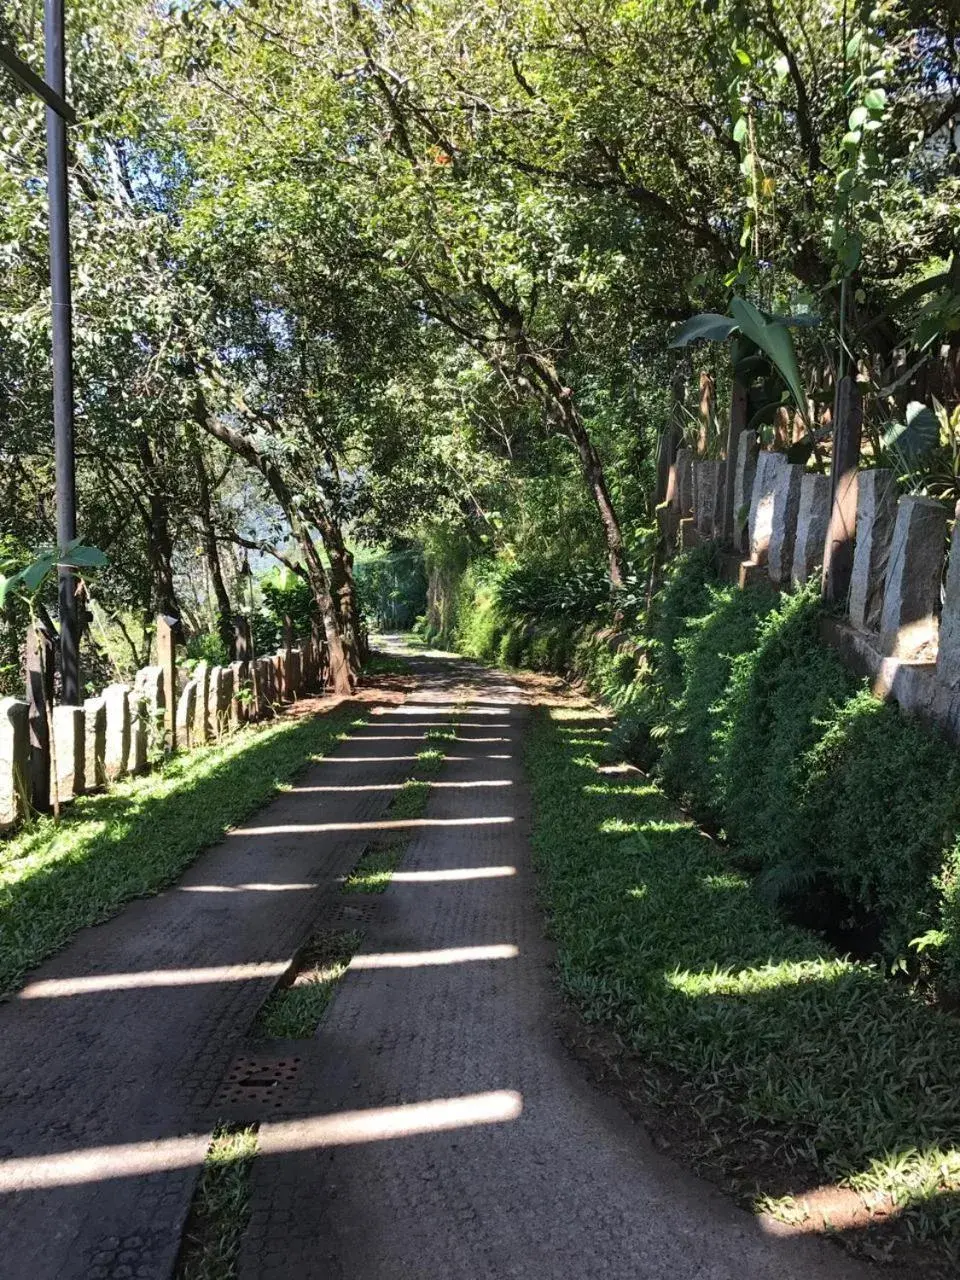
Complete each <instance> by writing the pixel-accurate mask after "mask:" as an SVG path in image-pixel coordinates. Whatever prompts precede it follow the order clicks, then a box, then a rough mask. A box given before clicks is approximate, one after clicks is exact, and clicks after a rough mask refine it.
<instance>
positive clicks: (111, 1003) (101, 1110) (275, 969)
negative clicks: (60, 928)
mask: <svg viewBox="0 0 960 1280" xmlns="http://www.w3.org/2000/svg"><path fill="white" fill-rule="evenodd" d="M366 697H367V700H369V699H370V697H371V695H370V694H367V695H366ZM380 701H381V703H383V702H386V703H389V702H390V701H391V696H390V695H385V697H384V698H380ZM392 701H393V702H394V703H396V702H397V701H398V698H397V697H396V696H393V698H392ZM411 709H412V708H411V707H410V706H409V705H407V706H406V707H404V708H402V710H404V711H406V712H409V711H410V710H411ZM399 710H401V709H398V708H397V707H396V706H392V707H391V706H389V705H386V706H384V708H383V711H384V713H383V714H382V715H377V716H376V717H375V718H374V720H373V721H372V722H371V724H370V725H369V726H368V727H366V728H363V729H358V730H356V731H355V732H354V733H353V735H352V737H351V740H350V741H349V742H345V743H343V744H342V745H341V746H340V747H339V748H338V749H337V750H336V751H334V752H333V753H332V754H331V755H330V756H329V757H327V758H326V759H325V760H323V761H321V762H319V763H317V764H315V765H312V766H311V767H310V768H309V769H308V770H307V772H306V773H305V774H304V775H303V776H302V778H301V779H300V780H299V782H298V783H297V784H295V786H294V788H293V790H292V791H290V792H289V793H286V794H282V795H281V796H279V797H278V798H277V799H276V800H275V801H274V802H273V803H272V804H270V805H269V806H268V807H267V808H265V809H263V810H262V811H261V812H260V813H258V814H257V815H256V816H255V817H254V818H253V819H251V821H250V822H248V823H246V824H244V826H242V827H241V828H239V829H238V830H236V831H235V832H233V833H231V834H230V835H229V836H228V837H227V838H225V839H224V840H223V842H222V843H221V844H219V845H218V846H217V847H215V848H213V849H211V850H210V851H208V852H207V853H206V854H204V855H203V856H202V857H201V858H200V859H199V860H198V861H197V862H196V863H195V864H194V866H193V867H192V868H191V870H190V871H189V872H188V873H187V874H186V875H185V876H184V877H183V878H182V880H181V881H180V882H179V883H178V884H177V885H176V886H175V887H173V888H171V889H169V890H167V891H166V892H164V893H162V894H160V895H159V896H157V897H154V898H149V899H144V900H141V901H139V902H135V903H131V904H130V905H129V906H128V907H126V908H125V909H124V910H123V911H122V913H121V914H120V915H118V916H117V917H116V918H115V919H113V920H112V921H110V922H108V923H106V924H103V925H100V926H99V927H97V928H94V929H87V930H84V931H83V932H82V933H81V934H79V935H78V937H77V938H76V939H75V940H74V942H73V943H72V944H71V945H70V946H69V947H67V948H66V949H65V950H64V951H62V952H61V953H60V954H59V955H57V956H56V957H55V958H54V959H52V960H50V961H49V962H48V963H47V964H45V965H43V966H42V967H41V968H40V969H38V970H37V971H36V972H35V973H34V974H33V975H32V976H31V979H30V981H29V982H28V984H27V986H26V987H25V988H24V990H23V991H22V992H21V993H20V994H19V996H17V997H15V998H14V999H13V1000H11V1001H10V1002H8V1003H6V1004H3V1005H0V1117H2V1124H0V1277H2V1278H3V1280H74V1278H75V1277H83V1278H84V1280H95V1278H96V1280H123V1278H124V1277H132V1276H136V1277H141V1278H148V1277H154V1278H156V1280H161V1278H163V1277H167V1276H169V1275H170V1273H171V1271H172V1268H173V1266H174V1263H175V1259H176V1255H177V1251H178V1248H179V1240H180V1234H181V1230H182V1227H183V1222H184V1219H185V1216H186V1213H187V1210H188V1208H189V1203H190V1198H191V1196H192V1193H193V1187H194V1184H195V1181H196V1176H197V1171H198V1169H199V1166H200V1163H201V1162H202V1159H203V1155H204V1152H205V1150H206V1147H207V1145H208V1142H209V1136H210V1129H211V1125H212V1122H213V1120H214V1119H215V1118H216V1112H217V1107H216V1105H215V1104H214V1099H215V1094H216V1091H217V1089H218V1086H219V1085H220V1082H221V1079H222V1077H223V1075H224V1073H225V1071H226V1070H227V1068H228V1066H229V1064H230V1062H231V1061H232V1059H233V1057H234V1056H235V1055H236V1054H237V1053H238V1052H239V1050H240V1049H242V1047H243V1043H244V1037H245V1036H246V1034H247V1031H248V1029H249V1026H250V1023H251V1021H252V1019H253V1018H254V1016H255V1014H256V1012H257V1010H258V1008H259V1006H260V1004H261V1003H262V1001H263V1000H264V998H265V997H266V995H267V994H268V993H269V991H270V990H271V988H272V987H273V985H274V983H275V981H276V979H277V976H278V974H280V973H282V972H283V971H284V970H285V969H286V968H287V967H288V966H289V965H290V963H291V961H292V958H293V955H294V953H295V951H296V949H297V948H298V947H299V946H300V945H301V944H302V943H303V942H304V940H305V939H306V938H307V937H308V936H309V934H310V933H311V932H312V930H313V929H314V928H315V927H316V926H317V923H318V922H322V921H323V920H324V919H326V918H327V917H329V916H330V914H331V912H334V911H335V909H337V904H338V901H339V900H340V899H341V897H342V895H340V894H339V881H338V877H341V876H342V875H343V874H344V873H345V872H346V871H347V870H348V869H349V868H350V867H352V865H353V864H354V862H355V861H356V858H357V856H358V854H359V851H360V849H361V848H362V846H363V844H364V842H365V840H366V838H367V835H368V828H369V824H371V823H375V822H376V819H377V818H378V817H379V816H380V815H381V814H382V812H383V810H384V809H385V807H386V805H387V804H388V803H389V801H390V798H391V796H392V794H393V791H392V790H391V789H390V788H391V787H393V788H395V787H396V786H397V785H398V784H399V783H400V782H401V781H402V779H403V778H404V777H406V776H407V774H408V773H409V771H410V769H411V766H412V760H413V757H414V754H415V752H416V751H417V750H419V749H420V748H421V747H422V745H423V741H422V740H423V735H424V732H425V727H424V726H425V724H428V723H430V722H431V716H432V718H433V719H437V718H440V719H444V718H445V717H443V716H439V717H438V713H436V712H431V713H429V714H427V715H426V716H423V715H419V716H417V717H416V718H415V719H414V717H412V716H411V715H410V714H403V715H401V714H399ZM415 720H416V724H418V726H419V727H416V725H415ZM358 787H359V788H361V789H351V788H358ZM343 909H346V908H343Z"/></svg>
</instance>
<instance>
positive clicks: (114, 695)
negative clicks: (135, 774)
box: [103, 684, 131, 782]
mask: <svg viewBox="0 0 960 1280" xmlns="http://www.w3.org/2000/svg"><path fill="white" fill-rule="evenodd" d="M103 702H104V708H105V720H106V725H105V745H104V769H105V771H106V775H107V781H108V782H116V780H117V779H118V778H122V777H123V776H124V774H126V773H127V772H128V771H129V769H130V736H131V727H130V690H129V689H128V688H127V686H126V685H124V684H110V685H107V687H106V689H104V691H103Z"/></svg>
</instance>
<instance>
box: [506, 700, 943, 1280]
mask: <svg viewBox="0 0 960 1280" xmlns="http://www.w3.org/2000/svg"><path fill="white" fill-rule="evenodd" d="M608 745H609V744H608V731H607V728H606V726H604V725H602V724H598V722H597V719H596V717H595V716H594V717H593V718H592V719H590V718H588V713H585V712H564V711H554V712H552V713H547V712H540V713H539V714H538V717H537V719H536V720H535V723H534V726H533V732H532V734H531V735H530V737H529V740H528V744H527V765H528V769H529V774H530V778H531V784H532V788H533V798H534V810H535V823H534V850H535V857H536V861H537V865H538V869H539V871H540V874H541V883H542V888H543V894H544V898H545V902H546V907H547V911H548V918H549V926H550V931H551V934H552V936H553V937H554V938H555V940H556V943H557V947H558V965H559V973H560V977H561V981H562V984H563V987H564V988H565V990H566V992H567V993H568V995H569V996H570V997H571V998H572V999H573V1001H574V1002H575V1003H576V1005H577V1006H578V1007H579V1009H580V1010H581V1011H582V1013H583V1014H584V1016H585V1017H586V1018H587V1019H588V1020H589V1021H590V1022H594V1023H601V1024H605V1025H606V1026H608V1027H612V1028H613V1029H614V1030H615V1031H616V1033H617V1035H618V1036H619V1037H620V1038H621V1039H622V1041H623V1043H624V1044H625V1045H626V1046H627V1047H628V1048H629V1049H632V1050H634V1051H636V1053H637V1054H638V1055H639V1056H638V1062H639V1064H640V1069H641V1070H642V1072H643V1088H644V1091H645V1093H646V1101H647V1102H648V1103H649V1104H651V1105H652V1106H653V1107H654V1108H662V1110H663V1113H664V1114H669V1115H670V1116H671V1117H673V1119H674V1121H675V1120H676V1118H677V1117H679V1118H680V1122H681V1124H682V1125H685V1126H687V1127H688V1128H689V1130H690V1131H691V1132H692V1133H693V1134H694V1135H695V1144H696V1145H697V1150H698V1152H699V1156H698V1157H697V1158H698V1159H699V1160H700V1162H702V1163H703V1164H704V1165H705V1166H712V1167H713V1168H714V1169H717V1168H718V1167H719V1169H720V1171H721V1172H722V1173H725V1174H727V1175H729V1176H730V1177H732V1178H734V1179H738V1180H739V1182H740V1186H741V1189H744V1187H743V1183H744V1177H745V1175H744V1169H746V1170H749V1174H748V1175H746V1181H747V1184H748V1185H747V1187H746V1190H747V1192H748V1193H750V1194H753V1195H755V1196H757V1197H762V1196H772V1197H779V1196H783V1195H788V1194H799V1193H801V1192H802V1191H803V1190H805V1189H810V1188H812V1187H816V1186H817V1185H819V1184H821V1183H824V1182H831V1183H836V1182H839V1183H843V1184H846V1185H848V1186H851V1187H854V1188H856V1189H858V1190H860V1191H862V1192H863V1193H864V1194H865V1195H869V1194H872V1193H881V1194H885V1195H889V1196H890V1197H892V1198H893V1200H894V1202H895V1204H896V1205H897V1206H898V1208H899V1210H900V1216H899V1218H898V1226H897V1230H898V1231H900V1232H904V1233H909V1234H910V1235H911V1236H913V1237H915V1238H923V1239H936V1240H937V1241H938V1246H939V1247H940V1248H941V1249H942V1250H943V1251H944V1254H945V1256H946V1257H948V1258H949V1259H952V1265H956V1264H957V1262H958V1260H960V1247H958V1246H960V1149H958V1147H957V1140H958V1134H960V1023H958V1022H957V1020H956V1019H954V1018H953V1017H950V1016H947V1015H946V1014H944V1013H942V1012H938V1011H937V1010H935V1009H934V1008H931V1007H929V1006H926V1005H924V1004H923V1003H921V1002H920V1001H919V1000H918V999H916V998H915V997H914V996H913V995H912V994H911V993H910V992H909V991H908V990H906V989H905V988H903V987H902V986H898V985H896V984H894V983H891V982H890V981H889V979H887V978H886V977H885V975H884V973H883V972H882V970H881V969H879V968H878V967H875V966H872V965H869V964H865V963H857V962H854V961H852V960H850V959H845V958H843V957H842V956H840V955H838V954H837V953H836V952H835V951H834V950H833V949H832V948H831V947H829V946H828V945H826V944H825V943H824V941H823V940H822V939H821V938H819V937H817V936H816V935H814V934H812V933H809V932H807V931H805V930H803V929H801V928H798V927H795V926H793V925H790V924H788V923H786V922H785V921H784V920H783V918H782V917H781V916H780V915H779V914H778V913H777V912H776V911H775V910H774V909H773V908H772V907H770V906H767V905H765V904H764V903H763V902H762V901H758V899H757V896H756V894H755V892H754V890H753V886H752V884H751V880H750V877H749V875H747V874H745V872H744V870H743V869H742V868H740V867H738V866H737V865H735V864H734V863H733V862H732V861H731V860H730V858H729V855H728V854H727V852H726V851H725V850H723V849H722V847H721V846H718V845H717V844H716V843H715V842H713V841H711V840H709V839H708V838H706V837H705V836H704V835H703V834H702V832H701V831H700V830H699V829H698V828H697V827H696V826H695V824H694V823H693V822H691V821H690V820H689V819H686V818H684V817H682V816H679V815H678V812H677V811H676V809H675V808H674V807H673V806H672V804H671V803H670V801H668V799H667V798H666V796H665V795H664V793H663V791H662V790H661V788H660V787H659V786H658V785H656V784H655V783H654V782H653V781H651V780H650V779H649V778H647V777H645V776H644V775H642V774H639V773H636V772H634V771H626V772H625V771H623V770H622V769H619V770H616V769H615V770H614V771H610V770H609V766H608V765H607V766H605V763H604V762H606V761H608V759H609V754H608ZM604 770H605V771H604ZM925 1274H926V1273H925ZM930 1274H933V1272H930Z"/></svg>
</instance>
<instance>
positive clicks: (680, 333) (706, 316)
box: [670, 311, 737, 347]
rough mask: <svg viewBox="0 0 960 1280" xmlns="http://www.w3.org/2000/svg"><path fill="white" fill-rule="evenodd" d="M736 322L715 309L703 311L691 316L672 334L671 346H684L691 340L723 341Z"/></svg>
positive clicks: (733, 328) (731, 331) (735, 325)
mask: <svg viewBox="0 0 960 1280" xmlns="http://www.w3.org/2000/svg"><path fill="white" fill-rule="evenodd" d="M736 327H737V323H736V321H735V320H731V318H730V317H729V316H721V315H718V314H717V312H715V311H704V312H702V314H700V315H698V316H691V318H690V319H689V320H687V321H685V323H684V324H682V325H681V326H680V328H679V329H678V330H677V332H676V333H675V334H674V335H673V340H672V341H671V343H670V346H671V347H686V346H689V344H690V343H691V342H701V341H702V342H723V341H725V339H727V338H729V337H730V335H731V333H733V331H734V330H735V329H736Z"/></svg>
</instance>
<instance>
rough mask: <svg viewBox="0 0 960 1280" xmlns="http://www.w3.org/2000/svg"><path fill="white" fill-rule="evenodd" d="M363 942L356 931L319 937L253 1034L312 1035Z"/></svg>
mask: <svg viewBox="0 0 960 1280" xmlns="http://www.w3.org/2000/svg"><path fill="white" fill-rule="evenodd" d="M360 942H361V934H360V933H358V932H357V931H356V930H351V931H349V932H336V931H332V932H327V933H320V934H317V936H316V937H315V938H313V939H312V940H311V942H310V944H309V946H308V948H307V950H306V952H305V953H304V954H303V955H302V956H301V958H300V967H299V970H298V972H297V974H296V976H295V977H294V979H293V981H292V982H291V983H290V984H289V986H286V987H281V988H280V989H279V990H277V991H274V992H273V994H272V995H271V996H270V997H269V998H268V1000H267V1001H266V1003H265V1004H264V1006H263V1008H262V1009H261V1010H260V1013H259V1015H258V1017H257V1020H256V1022H255V1023H254V1027H253V1034H254V1035H255V1036H264V1037H267V1038H269V1039H276V1040H285V1039H291V1040H296V1039H302V1038H304V1037H306V1036H312V1035H313V1033H314V1032H315V1031H316V1029H317V1027H318V1026H319V1024H320V1019H321V1018H322V1017H323V1015H324V1013H325V1012H326V1009H327V1006H328V1005H329V1003H330V1001H331V1000H332V999H333V993H334V991H335V990H336V987H337V983H338V982H339V981H340V979H341V978H342V977H343V975H344V974H345V973H346V971H347V965H348V964H349V963H350V959H351V957H352V956H353V954H354V952H355V951H356V949H357V947H359V945H360Z"/></svg>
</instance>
